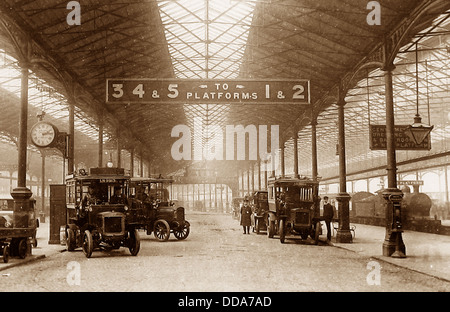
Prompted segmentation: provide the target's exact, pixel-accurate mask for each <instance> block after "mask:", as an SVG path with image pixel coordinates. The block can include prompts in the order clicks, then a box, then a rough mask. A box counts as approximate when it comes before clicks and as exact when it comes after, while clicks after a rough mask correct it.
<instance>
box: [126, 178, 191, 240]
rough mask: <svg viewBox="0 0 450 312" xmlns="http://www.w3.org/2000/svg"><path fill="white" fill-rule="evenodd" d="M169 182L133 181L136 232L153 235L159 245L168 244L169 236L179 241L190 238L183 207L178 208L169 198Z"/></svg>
mask: <svg viewBox="0 0 450 312" xmlns="http://www.w3.org/2000/svg"><path fill="white" fill-rule="evenodd" d="M173 182H174V180H173V179H170V178H162V177H158V178H138V177H137V178H131V184H130V200H131V206H130V208H131V210H130V222H132V223H133V224H134V225H135V227H136V228H140V229H145V230H146V231H147V235H150V234H151V233H152V232H153V233H154V235H155V237H156V238H157V239H158V240H159V241H167V240H168V239H169V237H170V233H173V234H174V236H175V237H176V238H177V239H178V240H183V239H186V238H187V237H188V236H189V232H190V224H189V222H188V221H186V220H185V209H184V207H177V206H175V203H174V202H173V200H172V199H171V198H170V192H169V189H171V187H172V183H173Z"/></svg>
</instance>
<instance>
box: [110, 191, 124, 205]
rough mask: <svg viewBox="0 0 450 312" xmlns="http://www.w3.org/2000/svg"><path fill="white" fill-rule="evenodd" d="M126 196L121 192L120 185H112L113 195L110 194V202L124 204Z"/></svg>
mask: <svg viewBox="0 0 450 312" xmlns="http://www.w3.org/2000/svg"><path fill="white" fill-rule="evenodd" d="M126 202H127V198H126V197H125V195H124V194H122V187H120V186H116V187H114V195H113V196H111V199H110V201H109V203H110V204H122V205H124V204H126Z"/></svg>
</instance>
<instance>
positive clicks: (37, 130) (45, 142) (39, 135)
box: [31, 122, 56, 147]
mask: <svg viewBox="0 0 450 312" xmlns="http://www.w3.org/2000/svg"><path fill="white" fill-rule="evenodd" d="M55 138H56V129H55V127H54V126H53V125H51V124H49V123H46V122H40V123H37V124H35V125H34V126H33V128H32V129H31V140H32V141H33V144H34V145H36V146H38V147H46V146H49V145H50V144H52V143H53V141H54V140H55Z"/></svg>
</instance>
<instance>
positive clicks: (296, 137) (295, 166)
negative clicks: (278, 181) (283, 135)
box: [293, 130, 300, 179]
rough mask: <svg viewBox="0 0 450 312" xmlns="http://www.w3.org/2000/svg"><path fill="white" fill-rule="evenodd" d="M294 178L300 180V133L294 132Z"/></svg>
mask: <svg viewBox="0 0 450 312" xmlns="http://www.w3.org/2000/svg"><path fill="white" fill-rule="evenodd" d="M293 139H294V178H296V179H298V178H299V177H300V176H299V175H298V132H297V130H294V137H293Z"/></svg>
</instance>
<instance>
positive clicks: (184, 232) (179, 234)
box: [173, 221, 191, 240]
mask: <svg viewBox="0 0 450 312" xmlns="http://www.w3.org/2000/svg"><path fill="white" fill-rule="evenodd" d="M190 227H191V225H190V224H189V222H188V221H185V222H184V227H183V228H182V229H181V230H175V229H174V230H173V235H175V237H176V238H177V239H178V240H183V239H186V238H187V237H188V236H189V232H190Z"/></svg>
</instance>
